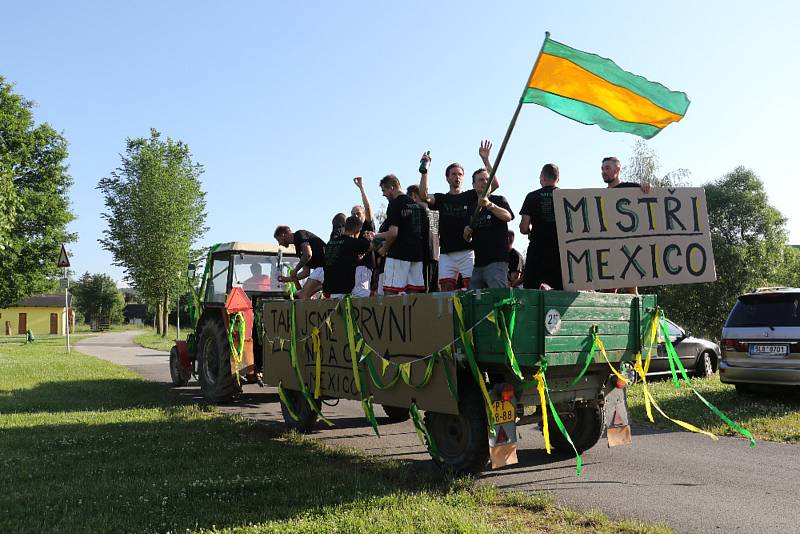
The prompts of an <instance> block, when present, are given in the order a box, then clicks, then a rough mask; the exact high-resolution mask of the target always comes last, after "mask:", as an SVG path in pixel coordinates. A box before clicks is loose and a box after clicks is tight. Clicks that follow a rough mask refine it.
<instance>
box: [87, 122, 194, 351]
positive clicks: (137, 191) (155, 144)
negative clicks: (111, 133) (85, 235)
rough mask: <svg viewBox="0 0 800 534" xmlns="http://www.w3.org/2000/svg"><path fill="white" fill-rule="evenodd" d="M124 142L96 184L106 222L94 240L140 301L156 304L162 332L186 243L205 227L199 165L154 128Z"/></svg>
mask: <svg viewBox="0 0 800 534" xmlns="http://www.w3.org/2000/svg"><path fill="white" fill-rule="evenodd" d="M126 144H127V149H126V152H125V154H124V155H123V156H122V164H121V166H120V167H118V168H117V169H116V170H115V171H113V172H112V173H111V174H110V176H109V177H106V178H103V179H101V180H100V182H99V184H98V189H100V190H101V191H102V192H103V195H104V197H105V205H106V208H107V211H106V212H105V213H103V214H102V216H103V218H105V219H106V221H107V222H108V228H107V229H106V230H104V231H103V234H104V235H105V238H103V239H100V240H99V241H100V243H101V245H102V246H103V247H104V248H105V249H107V250H109V251H110V252H111V253H112V254H113V256H114V263H115V265H119V266H121V267H123V268H124V269H125V271H126V275H127V277H128V279H129V280H130V282H131V285H132V286H133V287H134V288H136V290H137V291H138V292H139V294H140V295H141V296H142V298H143V299H144V300H145V302H147V303H148V304H150V305H153V306H154V307H157V309H158V317H159V321H158V322H159V325H160V328H159V330H160V333H161V334H162V335H164V336H166V333H167V328H166V325H167V320H166V318H167V316H168V313H169V306H170V302H171V301H172V300H173V299H174V298H175V296H176V295H178V294H179V293H183V292H185V291H186V265H187V263H188V258H189V255H190V247H191V246H192V244H193V243H195V242H196V241H197V240H198V239H199V238H200V237H201V236H202V235H203V234H204V233H205V231H206V230H207V228H206V227H205V226H204V224H205V217H206V213H205V193H204V192H203V191H202V189H201V185H200V180H199V178H200V175H201V174H202V172H203V167H202V166H201V165H199V164H197V163H194V162H193V161H192V156H191V153H190V151H189V147H188V146H187V145H186V144H185V143H183V142H181V141H173V140H172V139H170V138H167V139H166V140H164V139H162V138H161V134H160V133H159V132H158V131H156V130H155V129H151V130H150V137H149V138H147V139H146V138H136V139H127V141H126Z"/></svg>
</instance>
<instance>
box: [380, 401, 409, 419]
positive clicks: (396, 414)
mask: <svg viewBox="0 0 800 534" xmlns="http://www.w3.org/2000/svg"><path fill="white" fill-rule="evenodd" d="M381 408H383V411H384V413H385V414H386V417H388V418H389V421H391V422H392V423H402V422H403V421H408V419H409V418H410V417H411V415H410V414H409V413H408V408H398V407H397V406H386V405H385V404H382V405H381Z"/></svg>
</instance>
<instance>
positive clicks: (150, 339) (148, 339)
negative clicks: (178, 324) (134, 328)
mask: <svg viewBox="0 0 800 534" xmlns="http://www.w3.org/2000/svg"><path fill="white" fill-rule="evenodd" d="M139 329H147V332H146V333H144V334H139V335H138V336H136V337H135V338H133V342H134V343H136V344H137V345H141V346H142V347H145V348H148V349H155V350H163V351H164V352H169V351H170V349H171V348H172V346H173V345H174V344H175V336H176V334H177V331H176V329H175V328H170V329H169V332H168V333H167V336H166V337H161V335H160V334H156V332H155V330H153V329H152V328H149V327H146V326H140V327H139ZM187 332H188V330H186V329H185V328H184V329H181V338H182V339H186V333H187Z"/></svg>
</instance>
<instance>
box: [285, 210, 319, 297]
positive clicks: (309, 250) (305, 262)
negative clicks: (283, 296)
mask: <svg viewBox="0 0 800 534" xmlns="http://www.w3.org/2000/svg"><path fill="white" fill-rule="evenodd" d="M273 235H274V236H275V239H277V241H278V243H279V244H280V245H281V246H282V247H288V246H289V245H294V250H295V252H297V253H298V254H300V261H298V262H297V265H296V266H295V269H294V272H293V273H292V274H291V275H289V276H279V277H278V280H279V281H280V282H284V283H285V282H294V283H295V284H297V285H299V284H300V280H303V279H304V278H306V277H307V278H308V280H307V281H306V283H305V285H303V287H302V289H300V291H299V292H298V293H297V298H299V299H309V298H311V297H312V296H314V294H316V293H317V292H318V291H319V290H320V289H322V283H323V282H324V281H325V271H324V269H323V266H324V265H325V242H324V241H323V240H322V239H320V238H319V237H317V236H316V235H314V234H312V233H311V232H309V231H308V230H297V231H295V232H292V229H291V228H289V227H288V226H286V225H280V226H278V227H277V228H275V233H274V234H273Z"/></svg>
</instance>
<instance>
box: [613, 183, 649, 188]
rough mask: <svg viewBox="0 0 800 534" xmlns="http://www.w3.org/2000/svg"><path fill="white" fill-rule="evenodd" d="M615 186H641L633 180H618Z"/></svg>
mask: <svg viewBox="0 0 800 534" xmlns="http://www.w3.org/2000/svg"><path fill="white" fill-rule="evenodd" d="M617 187H621V188H625V187H642V186H641V185H639V184H637V183H634V182H620V183H618V184H617ZM614 189H616V188H614Z"/></svg>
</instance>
